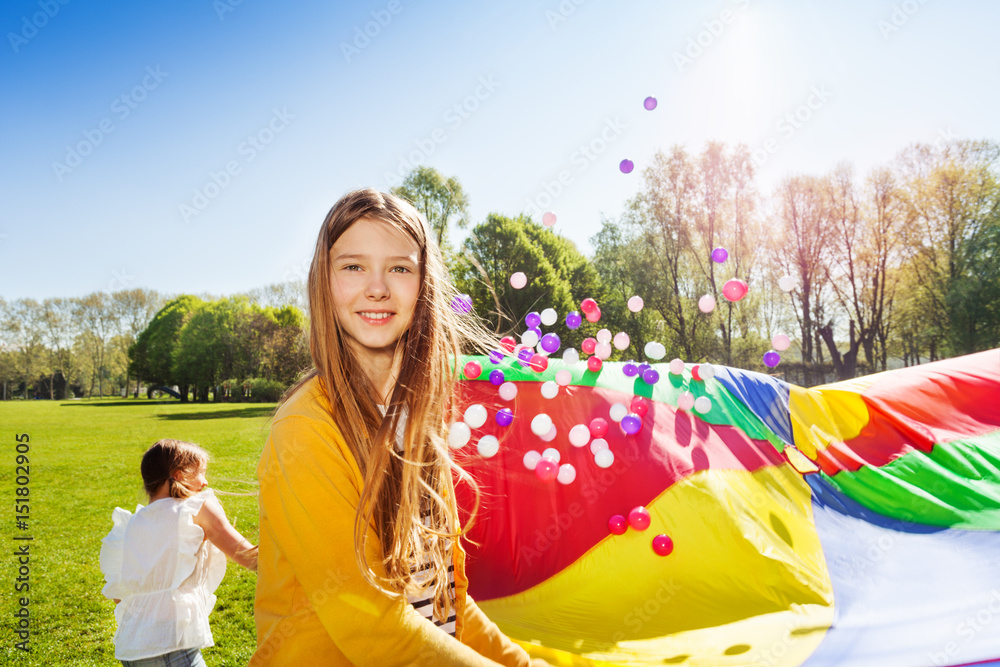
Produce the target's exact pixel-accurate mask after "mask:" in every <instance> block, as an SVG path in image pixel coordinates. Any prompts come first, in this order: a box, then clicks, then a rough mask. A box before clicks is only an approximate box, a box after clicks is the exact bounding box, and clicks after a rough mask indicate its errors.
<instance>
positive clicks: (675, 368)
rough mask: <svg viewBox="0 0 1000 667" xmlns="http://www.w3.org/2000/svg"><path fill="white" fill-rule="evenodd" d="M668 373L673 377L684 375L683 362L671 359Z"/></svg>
mask: <svg viewBox="0 0 1000 667" xmlns="http://www.w3.org/2000/svg"><path fill="white" fill-rule="evenodd" d="M670 372H671V373H673V374H674V375H684V362H683V361H681V360H680V359H671V360H670Z"/></svg>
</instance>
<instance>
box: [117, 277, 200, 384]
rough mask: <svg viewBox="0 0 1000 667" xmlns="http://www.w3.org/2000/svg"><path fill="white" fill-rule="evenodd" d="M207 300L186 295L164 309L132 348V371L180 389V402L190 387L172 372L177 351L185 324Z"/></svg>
mask: <svg viewBox="0 0 1000 667" xmlns="http://www.w3.org/2000/svg"><path fill="white" fill-rule="evenodd" d="M204 303H205V302H204V301H202V300H201V299H200V298H198V297H196V296H192V295H190V294H184V295H181V296H179V297H177V298H176V299H173V300H171V301H169V302H168V303H167V304H166V305H165V306H163V308H161V309H160V310H159V311H158V312H157V313H156V315H154V316H153V319H152V320H151V321H150V323H149V325H148V326H147V327H146V328H145V329H143V330H142V332H141V333H140V334H139V335H138V336H137V337H136V342H135V344H134V345H133V346H132V347H131V348H129V352H128V354H129V359H130V361H131V372H132V373H134V374H135V375H136V377H139V378H142V379H143V380H145V381H146V382H149V383H151V384H162V385H167V386H169V385H173V384H177V385H179V388H180V394H181V400H182V401H187V393H188V386H187V384H184V383H183V382H180V381H178V380H177V379H176V378H175V376H174V374H173V369H172V364H173V356H174V348H175V347H176V345H177V341H178V337H179V335H180V332H181V329H182V328H183V327H184V324H185V323H186V322H187V320H188V319H189V318H190V317H191V315H192V314H193V313H194V311H196V310H197V309H199V308H201V307H202V306H203V305H204Z"/></svg>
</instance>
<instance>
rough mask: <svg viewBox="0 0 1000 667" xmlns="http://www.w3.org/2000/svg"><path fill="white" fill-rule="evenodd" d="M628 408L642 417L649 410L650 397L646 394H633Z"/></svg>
mask: <svg viewBox="0 0 1000 667" xmlns="http://www.w3.org/2000/svg"><path fill="white" fill-rule="evenodd" d="M628 409H629V412H632V413H635V414H637V415H639V416H640V417H645V416H646V413H647V412H649V399H647V398H646V397H645V396H633V397H632V400H631V401H630V402H629V405H628Z"/></svg>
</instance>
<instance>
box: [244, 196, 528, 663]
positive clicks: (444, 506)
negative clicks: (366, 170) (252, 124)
mask: <svg viewBox="0 0 1000 667" xmlns="http://www.w3.org/2000/svg"><path fill="white" fill-rule="evenodd" d="M454 295H455V292H454V288H452V287H451V286H450V284H449V283H448V281H447V278H446V273H445V268H444V265H443V262H442V260H441V255H440V252H439V250H438V248H437V246H436V245H435V243H434V241H433V237H432V235H431V232H430V229H429V228H428V225H427V223H426V221H425V220H424V219H423V218H422V217H421V215H420V214H419V213H417V211H416V210H415V209H414V208H413V207H412V206H411V205H409V204H408V203H407V202H405V201H403V200H402V199H400V198H398V197H395V196H393V195H389V194H385V193H380V192H377V191H375V190H372V189H366V190H358V191H356V192H351V193H349V194H347V195H346V196H344V197H343V198H342V199H341V200H340V201H339V202H337V204H336V205H335V206H334V207H333V208H332V209H331V210H330V212H329V214H328V215H327V217H326V220H325V221H324V223H323V227H322V229H321V230H320V233H319V239H318V241H317V243H316V250H315V254H314V256H313V260H312V266H311V268H310V271H309V306H310V311H311V331H310V351H311V353H312V359H313V364H314V368H313V370H312V371H311V372H310V373H309V374H308V375H307V376H306V377H305V378H304V379H303V380H302V381H300V382H299V383H298V384H297V385H296V386H295V387H292V388H291V389H290V390H289V391H288V393H287V394H286V396H285V398H284V399H283V402H282V404H281V405H280V406H279V408H278V410H277V412H276V413H275V417H274V421H273V423H272V425H271V433H270V436H269V438H268V441H267V444H266V445H265V448H264V452H263V454H262V455H261V459H260V463H259V465H258V467H257V476H258V479H259V481H260V535H261V542H260V554H261V561H260V563H261V565H260V571H259V572H258V578H257V601H256V605H255V620H256V623H257V652H256V653H255V654H254V657H253V659H252V660H251V665H274V666H285V665H289V666H298V665H379V666H384V665H411V664H417V665H435V666H439V665H496V664H497V663H501V664H504V665H519V666H524V665H528V664H529V662H530V661H529V658H528V655H527V653H526V652H525V651H524V650H523V649H522V648H521V647H519V646H518V645H516V644H514V643H513V642H511V641H510V640H509V639H508V638H507V637H505V636H504V635H503V634H502V633H501V632H500V631H499V630H498V629H497V627H496V625H495V624H493V623H492V622H491V621H490V620H489V619H487V618H486V617H485V616H484V615H483V613H482V612H481V611H480V610H479V608H478V607H477V606H476V604H475V603H474V602H473V601H472V598H470V597H469V596H468V595H467V594H466V590H467V587H468V582H467V581H466V579H465V568H464V553H463V551H462V549H461V546H460V545H459V538H460V537H461V535H462V532H463V531H462V530H460V529H459V525H458V512H457V509H456V506H455V494H454V488H453V475H454V476H456V477H458V478H460V479H464V480H466V481H470V480H468V475H467V474H465V473H463V471H462V470H461V468H460V467H459V466H458V465H457V464H456V463H455V462H454V461H453V460H452V459H451V457H450V456H449V454H448V447H447V443H446V431H447V424H448V423H449V422H450V421H451V417H452V414H451V411H452V406H453V392H454V373H455V371H454V368H453V364H454V361H455V359H456V358H457V355H458V354H459V343H460V340H461V339H462V338H463V337H465V338H470V337H471V338H472V339H473V340H482V341H483V342H485V336H481V335H478V334H476V333H475V331H473V330H472V327H471V325H469V324H463V320H462V319H460V316H459V315H458V314H456V313H455V312H454V311H453V310H452V308H451V299H452V298H453V296H454ZM464 321H465V322H468V321H471V318H467V319H466V320H464ZM542 664H544V663H542Z"/></svg>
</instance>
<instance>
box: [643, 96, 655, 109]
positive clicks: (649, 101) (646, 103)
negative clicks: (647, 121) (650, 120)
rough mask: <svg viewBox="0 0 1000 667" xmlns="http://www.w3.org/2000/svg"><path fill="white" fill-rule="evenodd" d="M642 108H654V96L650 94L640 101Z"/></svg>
mask: <svg viewBox="0 0 1000 667" xmlns="http://www.w3.org/2000/svg"><path fill="white" fill-rule="evenodd" d="M642 108H643V109H645V110H646V111H652V110H653V109H655V108H656V98H655V97H653V96H652V95H650V96H649V97H647V98H646V99H644V100H643V101H642Z"/></svg>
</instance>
